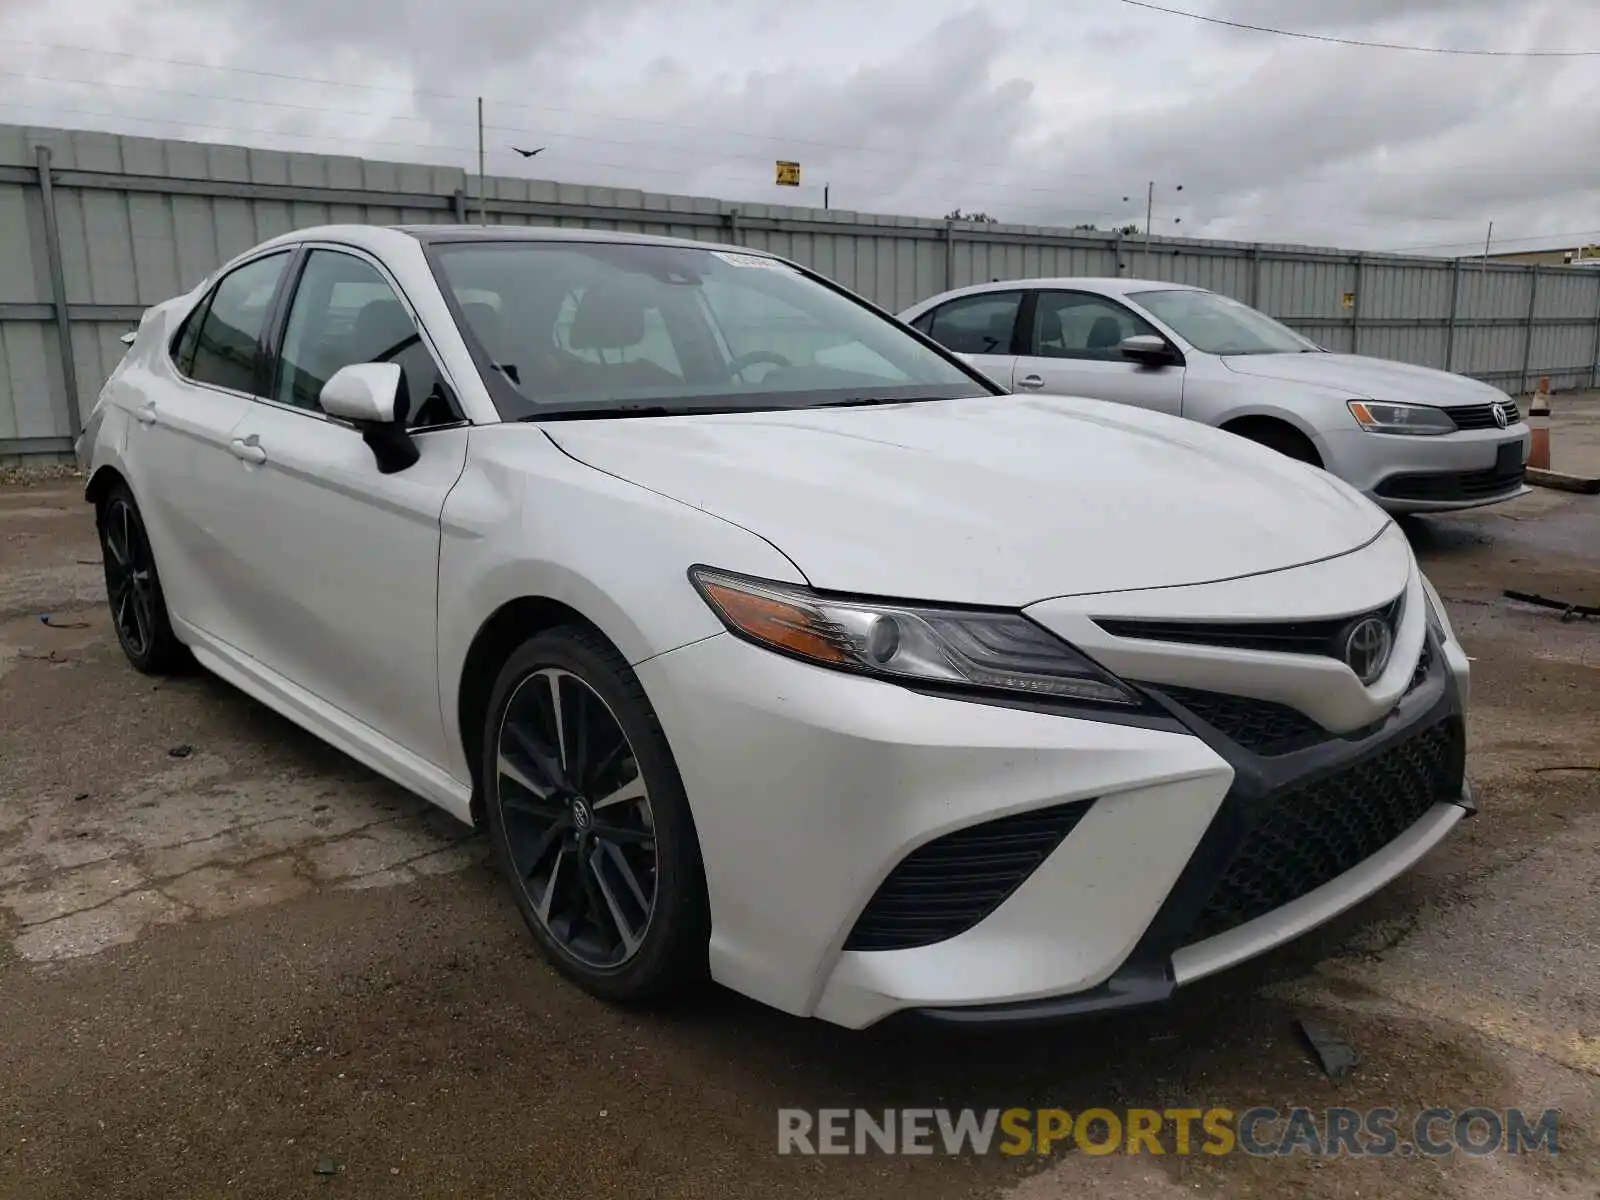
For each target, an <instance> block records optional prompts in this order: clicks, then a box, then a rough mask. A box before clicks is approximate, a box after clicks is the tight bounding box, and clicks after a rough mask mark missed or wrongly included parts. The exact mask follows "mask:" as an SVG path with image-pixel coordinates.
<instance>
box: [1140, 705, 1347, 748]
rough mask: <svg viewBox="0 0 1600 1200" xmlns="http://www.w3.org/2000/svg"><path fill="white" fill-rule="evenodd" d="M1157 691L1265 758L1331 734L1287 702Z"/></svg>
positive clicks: (1310, 743) (1325, 738) (1326, 737)
mask: <svg viewBox="0 0 1600 1200" xmlns="http://www.w3.org/2000/svg"><path fill="white" fill-rule="evenodd" d="M1161 690H1162V691H1163V692H1164V693H1165V694H1166V695H1167V696H1168V697H1169V698H1170V699H1172V700H1174V701H1176V702H1177V703H1178V704H1181V705H1183V707H1184V708H1186V709H1188V710H1189V711H1190V712H1191V713H1193V714H1194V715H1195V716H1197V717H1199V718H1200V719H1201V720H1202V721H1204V722H1205V723H1206V724H1207V725H1209V726H1211V727H1212V728H1213V729H1215V730H1216V731H1217V732H1218V733H1220V734H1222V735H1223V736H1224V737H1227V738H1231V739H1232V740H1233V741H1235V742H1237V743H1239V745H1241V746H1243V747H1244V748H1245V749H1246V750H1249V751H1251V752H1252V753H1255V754H1261V755H1265V756H1267V757H1269V758H1270V757H1273V756H1275V755H1279V754H1288V753H1289V752H1290V751H1292V750H1299V749H1300V748H1302V747H1304V746H1311V745H1315V744H1316V743H1317V742H1321V741H1325V740H1327V739H1328V738H1329V737H1331V736H1332V735H1331V734H1329V733H1328V731H1327V730H1325V729H1323V728H1322V726H1320V725H1318V724H1317V723H1316V722H1315V721H1313V720H1312V719H1311V718H1310V717H1308V716H1306V715H1305V713H1303V712H1301V711H1300V710H1299V709H1296V708H1290V707H1289V706H1288V705H1287V704H1277V703H1275V702H1273V701H1271V700H1255V699H1252V698H1251V697H1249V696H1229V695H1224V694H1223V693H1222V692H1203V691H1198V690H1196V689H1193V688H1174V687H1164V688H1162V689H1161Z"/></svg>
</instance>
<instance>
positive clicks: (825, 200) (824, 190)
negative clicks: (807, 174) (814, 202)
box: [822, 184, 828, 208]
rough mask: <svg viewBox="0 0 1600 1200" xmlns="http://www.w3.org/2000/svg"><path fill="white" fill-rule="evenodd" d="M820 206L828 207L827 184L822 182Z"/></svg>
mask: <svg viewBox="0 0 1600 1200" xmlns="http://www.w3.org/2000/svg"><path fill="white" fill-rule="evenodd" d="M822 207H823V208H827V207H828V185H827V184H823V185H822Z"/></svg>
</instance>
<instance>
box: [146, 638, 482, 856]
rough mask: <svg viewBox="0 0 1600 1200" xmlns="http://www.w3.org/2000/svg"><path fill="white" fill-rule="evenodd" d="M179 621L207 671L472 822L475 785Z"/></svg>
mask: <svg viewBox="0 0 1600 1200" xmlns="http://www.w3.org/2000/svg"><path fill="white" fill-rule="evenodd" d="M173 624H174V626H181V627H180V628H178V630H177V632H178V636H179V638H180V639H181V640H182V641H183V642H184V643H185V644H186V645H188V647H189V649H190V650H191V651H192V652H193V653H194V657H195V660H196V661H197V662H199V663H200V665H201V666H203V667H205V668H206V670H208V671H210V672H211V673H212V674H214V675H216V676H217V677H218V678H220V679H222V680H223V681H225V682H227V683H230V684H232V685H233V686H234V687H236V688H238V689H239V690H240V691H241V692H243V693H245V695H247V696H249V697H251V698H252V699H254V700H259V701H260V702H261V703H262V704H265V705H266V706H267V707H268V708H270V709H272V710H273V711H274V712H276V713H278V714H279V715H280V716H282V717H284V718H286V719H288V720H290V721H293V722H294V723H295V724H296V725H298V726H300V727H301V728H302V729H304V730H306V731H307V732H308V733H311V734H314V735H316V736H317V737H319V738H321V739H322V740H323V741H325V742H327V743H328V744H329V745H330V746H333V747H334V748H335V749H336V750H340V751H343V752H344V753H345V754H348V755H349V756H350V757H351V758H353V759H355V760H356V761H357V762H359V763H361V764H362V765H363V766H366V767H370V768H371V769H372V770H374V771H376V772H378V774H380V775H383V776H385V777H386V778H388V779H392V780H394V782H396V783H398V784H399V785H400V786H401V787H403V788H405V789H406V790H407V791H411V792H415V793H416V794H417V795H419V796H421V797H422V798H423V799H424V800H429V801H431V802H433V803H434V804H437V805H438V806H439V807H440V808H442V809H444V810H445V811H446V812H448V813H449V814H450V815H451V816H453V817H455V818H456V819H457V820H460V821H464V822H466V823H467V824H469V825H470V824H472V815H471V802H472V787H471V785H470V784H467V783H464V782H462V781H460V780H457V779H454V778H452V777H451V776H450V775H449V774H447V773H446V772H445V771H443V770H441V769H440V768H439V767H437V766H435V765H434V764H433V763H430V762H428V761H426V760H425V759H422V758H419V757H418V756H417V755H415V754H413V753H412V752H411V751H409V750H407V749H406V748H405V747H404V746H402V745H400V744H399V743H398V742H395V741H393V740H392V739H390V738H387V737H385V736H384V735H383V734H381V733H379V732H378V731H377V730H376V729H373V728H372V727H371V726H370V725H367V724H366V723H365V722H363V721H360V720H357V719H356V718H355V717H353V716H351V715H350V714H349V713H347V712H345V711H344V710H343V709H339V708H335V707H334V706H333V705H331V704H329V703H327V702H326V701H324V700H322V699H321V698H320V697H318V696H315V695H313V694H312V693H311V692H308V691H306V689H305V688H303V687H300V686H299V685H298V684H295V683H291V682H290V681H289V680H287V679H285V678H284V677H283V676H282V675H280V674H278V673H277V672H276V671H273V670H272V669H271V668H270V667H268V666H267V665H266V664H264V663H262V662H259V661H257V660H256V659H254V658H251V657H250V656H249V655H248V654H245V653H244V652H242V651H240V650H239V649H237V648H236V647H233V646H230V645H228V644H227V643H226V642H223V641H220V640H219V639H217V638H215V637H212V636H211V635H210V634H207V633H204V632H202V631H201V630H199V629H197V628H195V627H194V626H193V625H190V624H188V623H186V622H180V621H178V620H174V621H173Z"/></svg>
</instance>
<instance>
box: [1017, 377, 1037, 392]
mask: <svg viewBox="0 0 1600 1200" xmlns="http://www.w3.org/2000/svg"><path fill="white" fill-rule="evenodd" d="M1017 386H1018V387H1019V388H1027V389H1028V390H1029V391H1030V392H1031V391H1034V390H1036V389H1038V388H1042V387H1043V386H1044V376H1043V375H1024V376H1023V377H1022V378H1021V379H1019V380H1017Z"/></svg>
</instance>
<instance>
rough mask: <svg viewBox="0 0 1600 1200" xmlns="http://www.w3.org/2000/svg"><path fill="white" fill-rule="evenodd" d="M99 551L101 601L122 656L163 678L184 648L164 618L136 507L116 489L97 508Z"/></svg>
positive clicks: (126, 494)
mask: <svg viewBox="0 0 1600 1200" xmlns="http://www.w3.org/2000/svg"><path fill="white" fill-rule="evenodd" d="M99 524H100V552H101V558H102V559H103V561H104V565H105V575H106V600H107V602H108V603H109V605H110V607H111V624H112V627H113V628H114V629H115V630H116V632H117V641H118V643H119V644H120V645H121V646H122V652H123V654H125V655H126V656H127V658H128V661H129V662H130V663H131V664H133V667H134V668H135V669H136V670H138V671H142V672H144V673H145V674H150V675H155V674H164V673H166V672H168V671H171V670H173V669H175V668H176V667H177V666H179V665H180V663H181V662H182V659H183V645H182V643H180V642H179V641H178V639H177V635H175V634H174V633H173V632H172V624H171V622H170V621H169V620H168V619H167V603H166V597H165V595H164V593H163V592H162V590H161V577H160V575H159V574H158V573H157V571H156V562H155V555H154V554H153V553H152V552H151V549H150V538H149V535H148V534H147V533H146V532H145V527H144V519H143V518H142V517H141V516H140V514H139V506H138V505H137V504H136V503H134V499H133V496H132V494H131V493H130V492H129V491H128V489H127V488H126V487H123V486H118V487H116V488H114V489H113V490H112V491H111V493H110V494H109V495H108V496H107V497H106V498H105V500H104V501H103V502H102V503H101V505H100V513H99Z"/></svg>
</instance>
